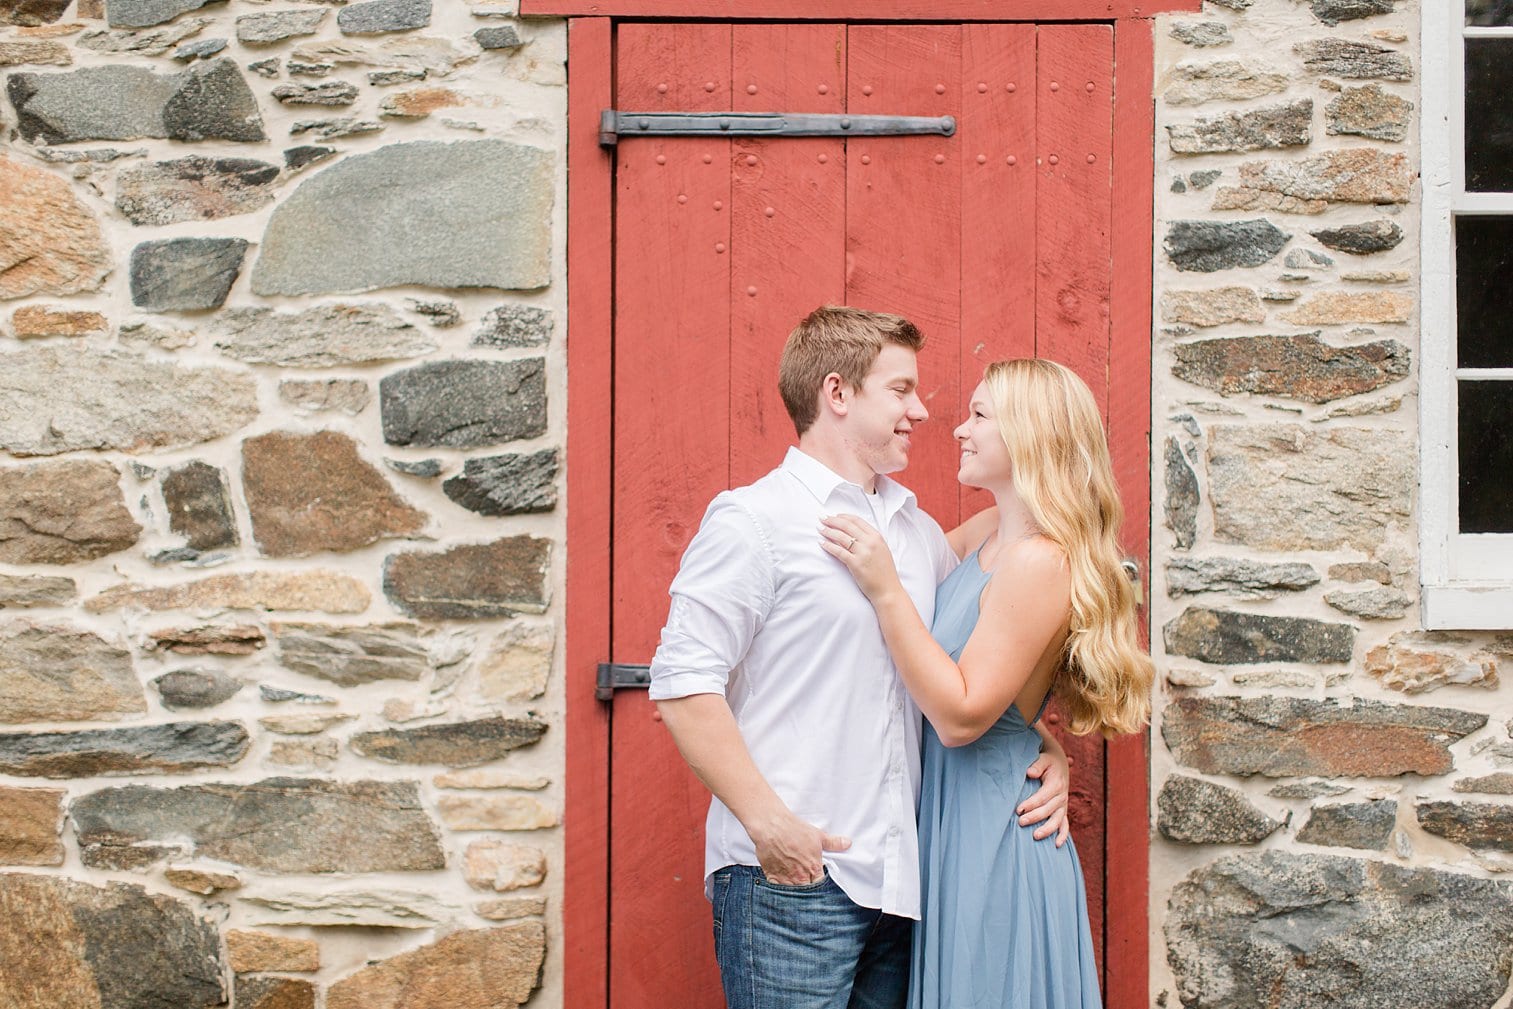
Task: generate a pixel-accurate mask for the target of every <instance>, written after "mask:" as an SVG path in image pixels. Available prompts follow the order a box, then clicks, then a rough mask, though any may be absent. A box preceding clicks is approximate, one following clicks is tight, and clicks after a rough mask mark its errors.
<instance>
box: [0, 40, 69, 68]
mask: <svg viewBox="0 0 1513 1009" xmlns="http://www.w3.org/2000/svg"><path fill="white" fill-rule="evenodd" d="M73 61H74V60H73V57H72V56H70V55H69V54H68V47H67V46H64V45H63V44H61V43H59V42H51V41H47V40H45V39H25V40H21V41H17V42H0V67H14V66H20V65H21V64H23V63H32V64H42V65H45V66H54V67H66V66H69V65H71V64H72V63H73Z"/></svg>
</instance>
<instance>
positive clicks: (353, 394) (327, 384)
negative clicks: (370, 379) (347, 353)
mask: <svg viewBox="0 0 1513 1009" xmlns="http://www.w3.org/2000/svg"><path fill="white" fill-rule="evenodd" d="M278 396H279V398H280V399H282V400H283V401H284V402H285V403H288V404H290V405H291V406H294V407H297V408H298V409H300V410H308V411H310V412H312V413H315V412H319V411H322V410H337V411H340V412H341V413H345V414H350V415H352V416H354V417H355V416H356V415H357V414H360V413H362V412H363V408H364V407H366V406H367V405H368V401H369V400H371V399H372V398H373V392H372V390H371V389H369V388H368V383H367V382H364V381H363V380H362V379H360V378H309V379H305V378H286V379H284V380H283V381H282V382H280V383H279V384H278Z"/></svg>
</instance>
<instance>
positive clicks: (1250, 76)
mask: <svg viewBox="0 0 1513 1009" xmlns="http://www.w3.org/2000/svg"><path fill="white" fill-rule="evenodd" d="M1167 81H1168V82H1169V83H1168V84H1167V86H1166V90H1165V92H1164V93H1163V94H1162V98H1164V99H1165V101H1166V104H1168V105H1201V104H1203V103H1204V102H1211V101H1218V100H1221V99H1222V100H1226V101H1240V100H1244V99H1247V98H1260V97H1261V96H1262V95H1274V94H1278V93H1280V92H1283V91H1286V90H1287V88H1288V87H1289V86H1290V85H1291V84H1292V79H1291V77H1290V76H1289V75H1288V74H1286V73H1283V72H1280V71H1276V70H1271V69H1267V68H1263V67H1258V66H1256V65H1255V64H1254V63H1252V62H1248V61H1241V60H1218V61H1215V62H1210V63H1203V62H1198V61H1190V62H1186V63H1179V64H1177V65H1176V66H1175V67H1173V68H1172V70H1171V73H1170V74H1169V75H1168V76H1167Z"/></svg>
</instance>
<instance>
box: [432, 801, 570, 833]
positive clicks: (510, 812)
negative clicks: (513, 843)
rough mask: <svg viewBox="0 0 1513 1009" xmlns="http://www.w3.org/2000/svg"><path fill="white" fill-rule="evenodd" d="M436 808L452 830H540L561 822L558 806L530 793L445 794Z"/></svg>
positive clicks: (437, 802) (442, 819)
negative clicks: (555, 806)
mask: <svg viewBox="0 0 1513 1009" xmlns="http://www.w3.org/2000/svg"><path fill="white" fill-rule="evenodd" d="M436 811H437V812H438V813H440V814H441V821H442V822H443V823H444V824H446V825H447V827H448V828H450V829H452V830H540V829H542V828H545V827H555V826H557V824H558V823H560V822H561V818H560V817H558V815H557V811H556V810H555V809H553V808H552V807H550V806H548V805H547V804H546V803H544V802H542V801H541V800H540V799H537V798H535V797H534V796H530V795H443V796H441V797H440V798H439V799H437V800H436Z"/></svg>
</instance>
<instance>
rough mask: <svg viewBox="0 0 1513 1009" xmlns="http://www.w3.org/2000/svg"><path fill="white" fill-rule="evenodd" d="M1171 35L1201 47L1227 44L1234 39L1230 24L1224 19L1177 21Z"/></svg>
mask: <svg viewBox="0 0 1513 1009" xmlns="http://www.w3.org/2000/svg"><path fill="white" fill-rule="evenodd" d="M1171 37H1172V38H1174V39H1176V40H1177V41H1178V42H1182V43H1185V44H1187V45H1190V46H1196V47H1197V48H1199V49H1206V48H1208V47H1210V46H1226V45H1229V43H1231V42H1233V41H1234V36H1233V35H1231V34H1229V26H1228V25H1226V24H1225V23H1224V22H1222V21H1176V22H1173V24H1172V28H1171Z"/></svg>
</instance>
